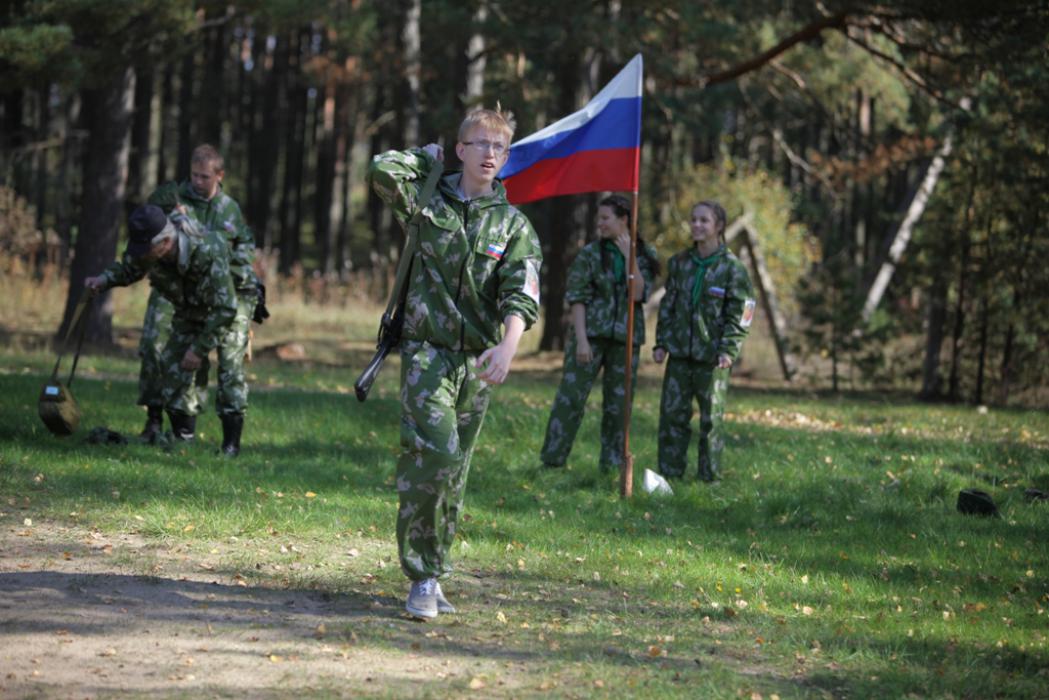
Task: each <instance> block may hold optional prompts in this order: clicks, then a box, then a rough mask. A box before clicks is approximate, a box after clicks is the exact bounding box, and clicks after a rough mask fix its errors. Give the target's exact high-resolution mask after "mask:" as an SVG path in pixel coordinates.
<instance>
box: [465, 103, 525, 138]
mask: <svg viewBox="0 0 1049 700" xmlns="http://www.w3.org/2000/svg"><path fill="white" fill-rule="evenodd" d="M475 126H480V127H483V128H485V129H488V130H489V131H499V132H502V133H503V134H505V135H506V141H507V145H510V144H509V142H510V141H513V139H514V130H515V129H516V128H517V122H516V121H515V120H514V113H513V112H510V111H506V112H504V111H503V109H502V107H500V106H499V104H498V103H496V105H495V109H474V110H471V111H470V112H468V113H467V115H466V118H465V119H463V123H462V124H460V125H459V141H460V142H462V141H464V140H465V139H466V138H467V137H468V136H469V134H470V130H471V129H473V128H474V127H475Z"/></svg>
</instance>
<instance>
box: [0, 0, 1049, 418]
mask: <svg viewBox="0 0 1049 700" xmlns="http://www.w3.org/2000/svg"><path fill="white" fill-rule="evenodd" d="M5 8H6V9H4V10H0V246H2V250H0V254H2V260H0V262H2V264H3V267H4V274H5V275H26V276H32V277H35V278H36V279H37V280H39V282H40V283H41V284H56V285H57V284H66V283H68V289H69V290H70V291H69V292H68V294H67V300H66V308H65V311H64V314H63V321H62V327H61V328H59V329H57V330H58V331H59V333H61V332H62V331H64V330H65V326H66V325H67V324H68V322H69V320H70V317H71V314H72V310H73V306H74V305H75V302H76V298H77V292H78V290H79V289H80V288H81V286H82V280H83V278H84V277H85V276H87V275H89V274H93V273H95V272H97V271H98V270H99V269H101V268H102V267H103V266H104V265H106V264H107V263H108V262H110V261H111V260H113V259H114V258H115V257H116V256H117V254H118V250H119V246H118V243H119V240H120V236H121V235H122V227H123V219H124V215H125V213H126V211H128V209H129V208H130V207H131V206H133V205H134V204H135V203H138V202H141V201H143V199H144V198H145V197H146V195H148V193H149V192H150V190H151V189H152V188H153V187H154V186H155V185H156V184H157V183H160V182H163V181H166V180H169V179H173V178H178V179H182V178H184V177H186V175H187V173H188V171H189V155H190V152H191V150H192V148H193V147H194V146H195V145H196V144H198V143H200V142H205V141H206V142H211V143H213V144H215V145H216V146H218V148H219V149H220V150H221V151H222V152H223V153H224V154H225V156H226V159H227V168H226V171H227V175H226V180H225V186H226V189H227V191H228V192H229V193H231V194H232V195H233V196H234V197H236V198H237V199H238V200H239V201H240V202H241V204H242V206H243V209H244V213H245V215H246V217H247V219H248V221H249V223H250V225H251V226H252V227H253V229H254V231H255V234H256V240H257V243H258V245H259V248H260V259H261V261H262V263H263V267H264V268H265V275H266V279H267V280H268V282H269V285H270V287H271V290H273V292H274V293H275V294H277V295H278V296H279V295H280V294H281V293H287V292H288V291H289V290H297V291H298V292H299V293H300V294H302V295H303V296H304V297H305V298H306V299H307V301H309V302H310V303H317V304H323V303H346V301H347V300H348V299H349V298H351V297H360V298H365V299H366V300H370V301H373V302H374V301H378V300H381V299H383V297H384V295H385V294H386V292H387V290H388V286H389V282H390V279H391V276H392V269H393V266H394V265H395V262H396V257H397V254H398V251H399V250H400V247H401V245H402V243H403V233H402V232H401V231H400V230H399V229H398V228H397V226H396V225H395V224H394V222H392V221H391V219H390V217H389V213H388V211H386V210H384V208H383V207H382V206H381V205H380V203H379V202H378V201H377V200H376V199H375V197H374V196H372V195H370V194H369V193H368V191H367V189H366V187H365V185H364V182H363V171H364V168H365V166H366V164H367V162H368V160H369V159H370V156H371V155H373V154H375V153H378V152H381V151H383V150H386V149H390V148H401V147H405V146H410V145H415V144H423V143H427V142H430V141H436V142H438V143H444V144H445V145H449V144H450V143H451V139H453V138H454V134H455V130H456V127H457V125H458V123H459V121H460V119H461V117H462V114H463V113H464V111H465V110H466V109H468V108H470V107H472V106H475V105H485V106H489V107H491V106H494V105H495V104H496V102H497V101H499V102H500V103H501V104H502V106H503V107H505V108H509V109H511V110H513V111H514V112H515V114H516V116H517V121H518V137H522V136H525V135H527V134H529V133H531V132H533V131H535V130H537V129H539V128H542V127H543V126H545V125H547V124H549V123H551V122H552V121H554V120H556V119H558V118H560V117H562V116H564V115H566V114H568V113H570V112H572V111H575V110H576V109H578V108H579V107H581V106H582V105H583V104H584V103H585V102H586V101H587V100H588V99H589V98H590V97H592V96H593V95H594V94H595V93H596V92H597V91H598V90H599V89H600V88H601V86H603V85H604V84H605V82H607V80H608V79H609V78H610V77H611V76H612V75H614V74H615V73H616V72H617V71H618V70H619V69H620V68H621V67H622V65H623V64H624V63H625V62H626V61H628V60H629V59H630V57H631V56H633V55H634V54H636V53H639V52H640V53H641V54H642V55H643V56H644V59H645V94H644V99H643V109H644V113H643V119H642V178H641V183H642V184H641V188H640V209H639V211H640V231H641V235H642V236H643V237H645V238H646V239H647V240H649V241H651V242H653V243H654V244H655V245H656V246H657V248H658V249H659V250H660V253H661V255H662V256H664V257H667V256H669V255H670V254H672V253H673V252H675V251H676V250H678V249H680V248H681V247H682V245H684V243H685V241H686V240H687V230H686V228H685V226H684V221H685V218H686V217H687V214H688V209H689V206H690V204H691V203H693V202H694V201H696V200H699V199H704V198H711V197H713V198H717V199H720V200H721V201H722V202H723V203H724V204H725V205H726V208H727V209H728V210H729V215H730V218H732V219H741V220H744V219H745V220H746V221H747V222H748V228H749V230H750V231H751V233H752V235H753V237H754V239H755V240H756V241H758V242H759V243H760V246H761V250H762V251H763V253H764V258H765V261H766V262H767V266H768V270H769V276H770V279H771V280H772V281H773V282H774V284H775V290H776V291H777V296H778V300H779V307H780V310H781V311H782V314H783V318H784V329H785V331H786V337H787V339H788V344H789V348H788V349H789V350H790V351H791V352H793V353H798V354H800V355H801V357H802V358H803V367H805V368H807V370H806V371H807V372H808V373H809V376H810V378H816V379H818V380H819V381H820V382H821V383H829V384H831V385H832V386H834V387H835V388H837V387H838V384H839V381H841V379H842V378H843V377H849V378H850V379H852V380H853V382H856V381H859V382H862V383H865V384H869V385H877V386H892V387H895V388H900V387H904V388H907V389H909V390H913V391H914V392H915V393H918V394H920V395H921V396H922V397H925V398H937V399H938V398H946V399H950V400H957V401H967V402H972V403H978V404H983V403H995V404H1001V405H1006V404H1026V405H1045V398H1046V396H1047V393H1046V392H1047V389H1049V363H1047V362H1045V358H1046V357H1047V353H1046V350H1047V343H1049V308H1047V307H1049V304H1047V301H1046V295H1045V293H1044V290H1045V289H1046V288H1047V287H1049V266H1047V265H1045V263H1044V261H1045V259H1046V257H1047V254H1049V235H1047V213H1049V208H1047V203H1049V187H1047V184H1049V183H1047V162H1049V161H1047V157H1046V146H1047V143H1049V133H1047V131H1046V124H1049V58H1047V46H1049V42H1047V38H1049V7H1047V6H1046V5H1044V4H1042V3H1035V2H1018V1H1015V0H1012V1H1010V0H1003V1H1001V2H996V3H993V4H988V3H984V2H979V1H975V0H957V1H955V2H951V3H944V2H939V1H935V0H918V1H916V2H895V1H892V0H890V1H888V2H877V3H874V2H836V1H834V0H828V1H827V2H808V1H801V2H790V3H780V2H765V1H762V0H747V1H745V2H724V1H714V2H703V3H695V2H685V1H680V2H676V1H659V2H656V1H646V0H638V1H636V2H626V1H623V2H620V1H617V0H592V1H583V0H562V1H560V2H556V3H555V2H539V1H531V2H521V1H518V2H503V1H501V0H471V1H463V2H449V1H446V0H427V1H426V2H422V1H421V0H397V1H394V2H368V1H366V0H353V1H348V2H340V1H337V0H302V1H294V2H292V1H288V0H254V1H251V2H237V3H228V2H193V1H190V0H141V1H138V2H130V1H128V2H95V1H93V0H37V1H32V0H14V1H13V2H8V3H6V4H5ZM449 150H450V149H449ZM596 202H597V196H596V195H588V196H575V197H560V198H554V199H551V200H547V201H543V202H539V203H536V204H533V205H528V206H526V207H525V211H526V213H527V214H528V215H529V216H530V217H531V218H532V221H533V222H534V223H535V225H536V229H537V231H538V232H539V234H540V237H541V240H542V243H543V247H544V255H545V269H544V271H543V285H544V288H543V297H544V310H545V313H544V316H545V319H546V322H545V323H544V326H543V330H542V335H541V338H540V339H539V347H540V348H541V349H546V350H552V349H557V348H559V347H561V346H562V344H563V340H564V332H565V326H564V324H563V323H561V322H559V321H560V320H561V319H563V316H564V281H565V277H566V270H567V266H568V264H569V263H570V261H571V260H572V258H573V256H574V255H575V253H576V251H577V250H578V249H579V247H580V246H581V245H582V244H584V243H585V242H586V241H587V240H589V239H592V237H593V235H594V232H593V223H592V222H593V219H594V213H595V211H596ZM886 282H887V284H886ZM112 309H113V306H112V300H111V299H110V298H109V297H108V295H107V297H106V298H105V299H104V300H103V302H102V303H101V304H99V305H97V306H96V312H95V313H94V314H93V316H92V317H91V319H90V322H89V327H88V337H89V340H90V341H91V342H93V343H95V344H96V345H103V346H104V345H107V344H111V343H112V342H113V333H114V329H113V324H112Z"/></svg>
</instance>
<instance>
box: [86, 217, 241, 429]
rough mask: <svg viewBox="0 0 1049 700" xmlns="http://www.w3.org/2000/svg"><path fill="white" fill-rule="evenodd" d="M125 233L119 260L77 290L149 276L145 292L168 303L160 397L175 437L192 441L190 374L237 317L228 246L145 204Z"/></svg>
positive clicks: (194, 401)
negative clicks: (150, 288)
mask: <svg viewBox="0 0 1049 700" xmlns="http://www.w3.org/2000/svg"><path fill="white" fill-rule="evenodd" d="M128 234H129V235H128V246H127V250H126V252H125V253H124V257H123V259H122V260H121V261H119V262H114V263H113V264H111V265H110V266H109V267H107V268H106V269H105V270H103V271H102V274H100V275H98V276H97V277H88V278H87V279H86V280H84V286H85V287H86V288H88V289H90V290H92V291H94V292H96V293H97V292H100V291H104V290H106V289H109V288H111V287H126V286H128V285H130V284H134V283H135V282H137V281H139V280H141V279H142V278H143V277H145V276H146V275H149V281H150V284H151V285H152V286H153V289H154V290H155V291H157V292H158V293H160V294H162V295H163V296H164V297H165V299H167V300H168V301H169V302H171V304H172V307H173V309H174V313H173V315H172V319H171V333H170V335H169V336H168V339H167V342H166V343H165V345H164V349H163V351H162V352H161V356H160V362H159V367H160V370H161V374H162V376H163V381H162V383H161V388H160V395H161V398H162V400H163V406H164V408H165V409H166V410H167V413H168V418H169V420H170V421H171V428H172V432H173V433H174V435H175V437H176V438H177V439H180V440H192V439H193V437H194V434H195V432H196V416H197V414H198V413H200V410H201V408H202V406H201V402H200V396H199V393H198V391H197V388H196V387H195V377H196V374H197V372H198V370H199V369H200V368H201V366H202V365H203V363H204V361H205V359H206V358H207V356H208V353H209V352H210V351H211V350H212V349H213V348H214V347H215V346H216V345H218V343H219V340H220V338H222V336H223V335H224V334H226V333H227V332H228V331H229V326H230V324H231V323H232V322H233V318H234V316H235V315H236V313H237V302H236V291H235V290H234V287H233V277H232V276H231V275H230V271H229V245H228V244H227V243H226V240H225V239H224V238H223V237H222V236H221V235H220V234H218V233H217V232H215V231H209V232H205V231H201V230H200V229H199V228H198V226H197V225H196V222H195V221H193V220H192V219H190V218H189V217H187V216H185V215H182V214H180V213H178V212H176V213H175V214H173V215H172V217H171V219H170V220H169V219H168V217H166V216H164V212H163V211H161V209H160V208H159V207H156V206H154V205H150V204H147V205H143V206H141V207H139V208H138V209H136V210H135V211H133V212H132V213H131V216H129V217H128Z"/></svg>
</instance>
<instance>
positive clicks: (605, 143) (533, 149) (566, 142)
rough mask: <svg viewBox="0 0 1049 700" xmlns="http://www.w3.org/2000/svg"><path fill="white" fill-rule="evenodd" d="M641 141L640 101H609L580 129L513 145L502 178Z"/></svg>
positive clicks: (629, 146) (635, 98)
mask: <svg viewBox="0 0 1049 700" xmlns="http://www.w3.org/2000/svg"><path fill="white" fill-rule="evenodd" d="M640 139H641V98H640V97H625V98H618V99H614V100H610V101H609V103H608V104H607V105H606V106H605V108H604V109H602V110H601V111H600V112H598V113H597V115H596V116H594V118H593V119H591V120H590V121H588V122H586V123H585V124H583V125H582V126H580V127H577V128H575V129H571V130H568V131H562V132H560V133H557V134H554V135H552V136H549V137H547V138H545V139H543V140H541V141H533V142H531V143H526V144H522V145H520V146H514V147H513V148H511V149H510V156H509V158H508V159H507V161H506V165H504V166H503V169H502V170H501V171H500V172H499V177H501V178H502V179H504V180H505V179H507V178H509V177H511V176H513V175H516V174H517V173H519V172H521V171H522V170H525V169H527V168H530V167H531V166H533V165H534V164H535V163H537V162H538V161H540V160H545V159H547V158H566V157H568V156H570V155H572V154H573V153H579V152H580V151H590V150H598V149H611V148H637V147H638V145H639V143H640Z"/></svg>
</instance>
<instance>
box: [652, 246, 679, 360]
mask: <svg viewBox="0 0 1049 700" xmlns="http://www.w3.org/2000/svg"><path fill="white" fill-rule="evenodd" d="M677 267H678V265H677V258H671V259H670V262H669V263H668V264H667V282H666V292H665V293H664V294H663V298H662V299H661V300H660V302H659V318H658V319H657V320H656V345H655V347H657V348H663V349H664V350H665V349H667V348H668V347H670V343H671V337H672V336H673V333H674V330H673V328H674V308H675V307H676V305H677V297H678V291H677V277H678V270H677Z"/></svg>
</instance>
